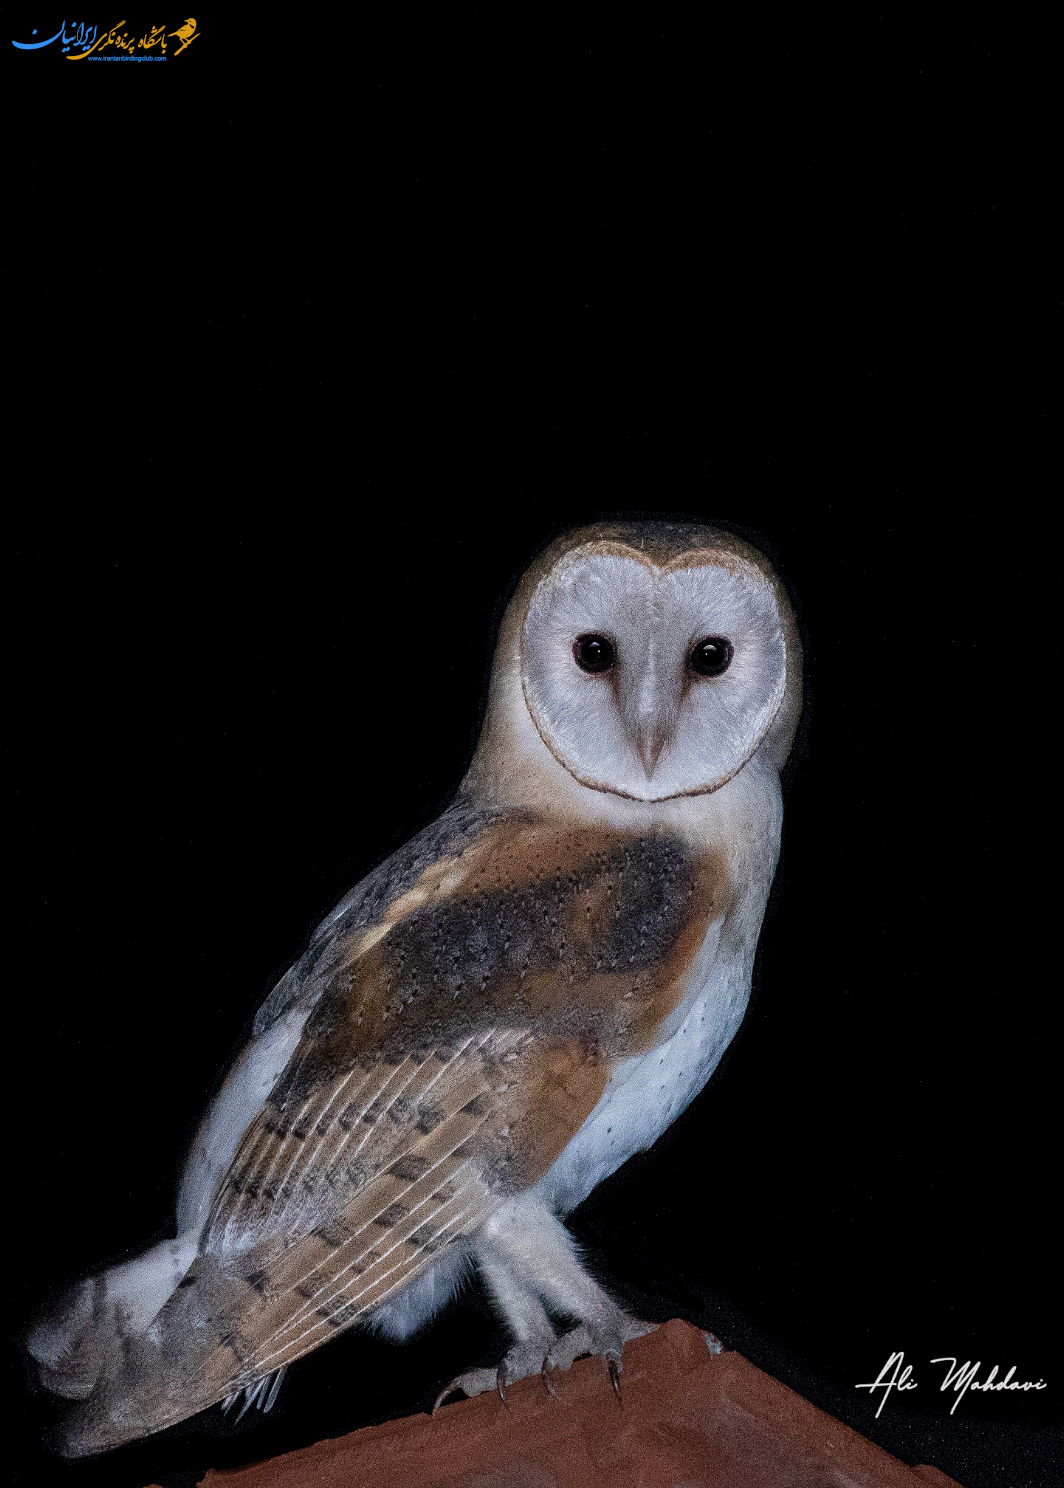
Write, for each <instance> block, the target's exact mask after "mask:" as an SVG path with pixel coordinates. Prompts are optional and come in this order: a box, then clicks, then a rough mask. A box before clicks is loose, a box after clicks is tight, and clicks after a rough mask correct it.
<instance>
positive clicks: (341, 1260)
mask: <svg viewBox="0 0 1064 1488" xmlns="http://www.w3.org/2000/svg"><path fill="white" fill-rule="evenodd" d="M531 1042H532V1039H531V1036H530V1035H529V1033H528V1031H527V1030H525V1029H513V1028H488V1029H483V1030H480V1031H478V1033H477V1034H476V1035H474V1036H472V1037H470V1038H467V1039H465V1040H464V1041H462V1042H461V1043H460V1044H459V1045H458V1046H457V1047H454V1048H446V1049H445V1048H436V1049H433V1050H431V1051H428V1050H424V1049H419V1050H417V1051H414V1052H412V1053H410V1054H408V1055H406V1056H405V1057H403V1058H402V1059H400V1060H399V1061H398V1062H392V1061H391V1060H388V1059H384V1058H377V1059H374V1058H372V1057H369V1056H366V1057H363V1058H362V1059H361V1060H360V1062H359V1063H358V1064H357V1065H356V1066H355V1067H354V1068H353V1069H352V1070H351V1071H349V1072H348V1073H347V1074H345V1075H342V1076H340V1077H339V1078H337V1079H336V1080H335V1081H334V1082H333V1083H332V1084H330V1085H328V1086H319V1087H317V1088H316V1089H315V1090H314V1092H313V1093H312V1094H311V1095H309V1096H308V1098H307V1099H305V1100H303V1101H302V1102H300V1103H298V1106H297V1105H296V1103H294V1102H293V1103H289V1102H288V1101H280V1102H274V1101H271V1102H270V1103H269V1105H268V1106H267V1109H266V1111H265V1112H264V1113H263V1116H262V1117H261V1118H260V1119H259V1120H258V1121H256V1122H255V1123H254V1124H253V1126H252V1127H251V1128H250V1129H249V1131H248V1132H247V1134H246V1136H245V1139H244V1142H243V1143H242V1145H241V1148H240V1150H239V1151H238V1153H237V1157H236V1160H235V1162H234V1164H233V1169H232V1172H231V1175H230V1179H229V1181H228V1182H227V1184H226V1185H225V1187H224V1189H223V1192H222V1194H221V1195H220V1196H219V1200H218V1203H217V1204H216V1206H215V1212H214V1215H213V1216H212V1219H211V1223H210V1227H209V1231H208V1235H207V1238H206V1244H205V1246H204V1254H203V1255H202V1256H201V1257H200V1260H199V1261H198V1262H197V1263H196V1266H195V1267H194V1268H193V1275H195V1274H196V1272H197V1270H198V1269H199V1270H204V1271H206V1270H208V1269H210V1267H211V1264H212V1263H213V1262H214V1261H217V1263H218V1265H219V1267H220V1269H221V1272H222V1273H224V1274H226V1275H228V1276H233V1275H238V1276H239V1277H240V1278H241V1280H242V1282H243V1283H244V1285H243V1286H242V1287H241V1288H240V1291H239V1294H238V1295H237V1296H236V1297H235V1298H234V1299H233V1301H232V1303H231V1304H230V1305H229V1306H227V1307H226V1308H225V1309H224V1313H225V1315H226V1316H225V1320H224V1326H223V1327H222V1328H221V1329H220V1330H218V1331H219V1342H220V1348H219V1350H218V1351H216V1354H215V1356H214V1357H213V1358H212V1359H211V1360H210V1361H208V1363H207V1374H208V1375H209V1376H210V1377H211V1380H212V1384H213V1385H214V1386H215V1387H216V1388H218V1389H221V1388H222V1387H223V1386H224V1387H225V1389H224V1393H229V1392H230V1390H231V1389H233V1388H236V1387H237V1386H238V1385H239V1384H240V1383H242V1382H247V1381H248V1380H251V1379H255V1378H258V1377H261V1375H263V1374H264V1373H268V1372H270V1371H271V1370H274V1369H276V1368H278V1367H279V1366H280V1365H282V1364H285V1363H288V1362H289V1361H290V1360H292V1359H296V1358H298V1357H299V1356H300V1355H302V1354H304V1353H306V1352H308V1351H309V1350H310V1349H312V1348H315V1347H317V1345H318V1344H319V1343H322V1342H324V1341H325V1339H327V1338H330V1337H332V1336H333V1335H334V1334H335V1333H336V1332H337V1331H338V1330H339V1329H341V1328H343V1327H345V1326H346V1325H347V1324H349V1323H351V1322H353V1321H354V1319H355V1318H356V1317H358V1316H359V1315H360V1314H362V1313H364V1312H366V1311H367V1310H368V1309H370V1308H372V1307H374V1306H375V1305H376V1304H377V1303H379V1302H382V1301H384V1300H385V1299H386V1298H387V1297H388V1296H390V1295H391V1294H392V1293H394V1292H396V1291H397V1290H398V1289H400V1288H401V1287H403V1286H405V1285H406V1284H407V1283H408V1282H409V1281H411V1280H412V1279H413V1278H414V1277H415V1276H416V1275H417V1273H418V1272H419V1271H421V1270H422V1269H423V1268H424V1267H425V1266H426V1265H427V1264H428V1263H429V1262H430V1261H431V1260H432V1258H433V1256H434V1255H435V1254H436V1253H437V1252H438V1251H439V1250H441V1249H442V1248H443V1247H444V1246H446V1245H448V1244H449V1243H451V1242H453V1241H455V1240H457V1239H458V1238H459V1236H461V1235H463V1234H466V1233H468V1232H469V1231H471V1230H473V1229H475V1228H476V1227H477V1226H478V1225H480V1224H481V1223H483V1221H484V1220H485V1219H486V1218H487V1217H488V1216H489V1215H490V1214H491V1213H492V1211H493V1210H494V1209H495V1208H496V1207H497V1206H498V1204H499V1202H500V1200H501V1198H502V1195H501V1194H500V1193H499V1192H498V1190H496V1191H494V1192H493V1191H492V1189H491V1187H490V1184H489V1182H488V1181H486V1179H485V1174H484V1168H483V1162H482V1157H483V1154H482V1152H481V1151H480V1150H479V1148H478V1143H477V1138H478V1136H479V1135H480V1133H481V1130H482V1128H483V1127H484V1126H485V1124H487V1123H489V1122H490V1118H491V1117H492V1115H493V1114H497V1110H496V1106H497V1092H496V1091H495V1090H494V1089H493V1086H494V1085H497V1084H498V1074H497V1072H498V1068H499V1065H500V1063H503V1064H504V1063H505V1062H506V1060H507V1056H509V1055H511V1054H513V1053H515V1052H517V1053H518V1056H519V1059H518V1062H522V1061H521V1059H520V1055H521V1052H522V1051H527V1050H528V1049H529V1047H530V1044H531ZM282 1107H286V1108H287V1109H283V1110H282V1109H281V1108H282Z"/></svg>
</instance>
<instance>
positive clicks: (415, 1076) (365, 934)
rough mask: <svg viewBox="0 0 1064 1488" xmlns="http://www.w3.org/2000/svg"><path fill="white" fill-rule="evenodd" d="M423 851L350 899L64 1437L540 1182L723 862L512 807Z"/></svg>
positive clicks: (165, 1400) (334, 1314)
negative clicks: (124, 1345) (121, 1343)
mask: <svg viewBox="0 0 1064 1488" xmlns="http://www.w3.org/2000/svg"><path fill="white" fill-rule="evenodd" d="M429 856H430V859H431V860H430V861H429V863H428V864H427V865H425V864H424V860H422V866H421V867H420V868H418V869H417V871H414V869H413V868H412V869H411V870H410V871H409V872H406V871H404V873H403V874H402V875H400V884H399V892H396V891H395V887H394V883H393V885H392V887H390V888H389V889H388V890H387V892H385V893H384V894H382V896H381V901H380V902H379V908H377V909H376V910H375V911H374V912H373V913H371V914H364V915H363V914H362V912H361V910H360V909H359V903H360V901H358V900H357V896H356V897H354V898H353V899H352V906H353V907H349V909H348V910H346V911H344V914H343V915H341V916H340V920H339V921H338V923H341V922H342V921H343V920H344V916H348V917H349V919H350V920H352V921H354V923H353V924H351V925H350V927H349V928H344V926H343V924H342V923H341V929H340V930H339V931H338V932H337V933H336V934H334V935H332V937H331V938H330V939H329V941H328V945H329V953H328V956H327V957H324V956H323V957H322V958H319V963H318V965H319V966H320V965H321V964H323V963H324V964H325V965H327V968H328V970H327V972H321V973H320V974H319V973H318V972H316V973H315V975H316V976H318V982H317V986H316V987H315V989H314V991H313V994H312V1010H311V1011H310V1013H309V1017H308V1019H307V1022H306V1024H305V1026H304V1028H303V1032H302V1035H301V1037H300V1040H299V1043H298V1045H297V1047H296V1049H295V1051H294V1053H293V1055H292V1057H291V1059H290V1060H289V1062H288V1065H287V1067H286V1068H285V1070H284V1072H283V1074H282V1075H281V1077H280V1079H279V1081H278V1082H277V1084H276V1085H275V1087H274V1088H273V1090H272V1091H271V1093H270V1095H269V1097H268V1099H267V1101H266V1104H265V1107H264V1109H263V1110H262V1112H261V1114H260V1115H259V1116H258V1117H257V1118H256V1119H255V1120H254V1121H253V1122H252V1123H251V1124H250V1126H249V1127H248V1128H247V1130H246V1131H245V1133H244V1136H243V1139H242V1141H241V1142H240V1145H239V1147H238V1149H237V1153H236V1156H235V1159H234V1161H233V1163H232V1165H231V1166H230V1168H229V1170H228V1172H227V1174H226V1176H225V1178H224V1180H223V1182H222V1183H221V1186H220V1188H219V1190H218V1194H217V1197H216V1199H215V1202H214V1206H213V1209H212V1211H211V1215H210V1218H209V1221H208V1224H207V1226H206V1229H205V1232H204V1236H203V1239H202V1241H201V1245H200V1251H199V1254H198V1256H197V1258H196V1260H195V1261H194V1263H193V1265H192V1267H191V1269H190V1270H189V1272H188V1274H187V1275H186V1276H185V1278H184V1280H183V1282H182V1283H181V1285H180V1287H179V1288H178V1290H177V1291H176V1292H175V1293H174V1294H173V1296H172V1297H171V1298H170V1300H169V1301H168V1302H167V1303H166V1305H165V1306H164V1307H163V1309H162V1311H161V1312H160V1313H159V1315H158V1317H157V1318H156V1320H155V1322H154V1323H153V1324H152V1325H151V1327H150V1328H149V1329H148V1332H147V1334H146V1335H144V1337H143V1339H141V1340H137V1341H135V1342H134V1344H133V1345H132V1346H131V1348H130V1349H129V1350H127V1352H126V1353H125V1354H124V1355H123V1356H122V1358H121V1359H120V1360H116V1365H115V1367H116V1368H117V1370H118V1373H117V1374H116V1375H114V1376H113V1377H112V1378H111V1379H110V1380H109V1381H108V1383H107V1386H106V1388H103V1389H101V1391H100V1393H99V1394H98V1396H94V1397H93V1401H88V1402H86V1420H85V1424H84V1426H78V1427H73V1426H72V1427H71V1431H72V1433H74V1434H76V1432H77V1431H84V1432H85V1434H86V1439H90V1437H91V1440H92V1441H93V1442H94V1443H98V1444H99V1445H93V1446H91V1447H88V1448H83V1447H82V1448H79V1449H78V1450H86V1449H87V1450H99V1449H100V1445H102V1444H103V1443H104V1436H105V1433H109V1434H110V1439H111V1441H114V1440H124V1439H128V1437H129V1436H132V1435H142V1434H143V1433H144V1431H145V1430H157V1429H159V1427H161V1426H163V1425H166V1424H168V1423H169V1422H171V1421H174V1420H179V1419H181V1418H183V1417H185V1416H188V1415H190V1414H191V1413H192V1412H193V1411H196V1410H199V1409H201V1408H203V1407H204V1406H206V1405H209V1404H211V1403H212V1402H213V1401H215V1400H219V1399H221V1398H222V1397H224V1396H226V1395H229V1394H231V1393H232V1392H234V1391H235V1390H236V1389H238V1388H240V1387H241V1386H244V1385H247V1384H250V1383H251V1382H252V1381H254V1380H257V1379H261V1378H262V1377H263V1376H264V1375H266V1374H268V1373H269V1372H271V1371H272V1370H274V1369H276V1368H278V1367H279V1366H280V1365H282V1364H285V1363H287V1362H288V1361H290V1360H294V1359H296V1358H298V1357H299V1356H300V1355H302V1354H305V1353H307V1352H308V1351H309V1350H311V1349H313V1348H315V1347H316V1346H317V1345H318V1344H319V1343H321V1342H323V1341H325V1339H326V1338H328V1337H330V1336H334V1335H335V1334H336V1333H337V1332H338V1331H339V1330H340V1329H342V1328H344V1327H346V1326H348V1325H349V1324H350V1323H352V1322H353V1321H354V1320H355V1319H356V1318H357V1317H359V1316H361V1315H362V1314H364V1313H365V1312H366V1311H367V1310H368V1309H371V1308H373V1307H374V1306H375V1305H376V1304H378V1303H380V1302H382V1301H384V1300H385V1299H387V1298H388V1297H390V1296H391V1295H392V1294H393V1293H394V1292H395V1291H397V1290H398V1289H399V1288H400V1287H403V1286H405V1285H406V1284H407V1283H409V1282H411V1281H413V1279H414V1278H415V1277H416V1275H417V1274H418V1272H419V1271H421V1270H422V1269H423V1268H426V1267H428V1266H429V1264H430V1263H431V1261H432V1259H433V1257H434V1256H436V1255H438V1253H439V1251H440V1249H441V1247H444V1246H447V1245H448V1244H449V1243H450V1242H451V1241H454V1240H457V1239H458V1238H459V1237H460V1236H462V1235H465V1234H469V1233H470V1232H471V1231H473V1230H475V1229H477V1228H478V1226H480V1225H482V1224H483V1223H484V1222H485V1220H486V1219H487V1218H488V1217H489V1216H490V1215H491V1214H492V1212H493V1210H494V1209H495V1208H496V1207H497V1206H498V1205H499V1204H501V1203H502V1202H504V1201H505V1200H506V1199H507V1198H509V1197H510V1196H512V1195H515V1194H519V1193H521V1192H524V1191H525V1190H527V1189H528V1188H529V1187H531V1186H532V1185H533V1184H534V1183H535V1182H536V1181H537V1180H538V1179H539V1177H541V1176H542V1175H543V1174H544V1173H545V1172H546V1171H547V1170H548V1168H549V1167H550V1166H551V1164H552V1163H553V1162H554V1161H555V1160H556V1158H557V1157H558V1156H559V1155H560V1154H561V1153H562V1152H563V1151H564V1150H565V1148H566V1146H567V1144H568V1143H569V1142H570V1141H571V1140H572V1138H573V1136H574V1135H575V1134H576V1133H577V1132H578V1131H579V1130H580V1127H581V1126H582V1125H583V1123H584V1121H585V1120H586V1119H587V1117H588V1115H589V1114H590V1113H591V1111H592V1110H593V1109H594V1108H595V1106H596V1104H597V1103H598V1101H599V1099H600V1098H601V1096H602V1094H603V1091H604V1090H605V1087H606V1084H607V1082H608V1081H609V1079H610V1076H611V1071H612V1069H613V1067H614V1065H615V1064H616V1063H617V1061H618V1060H620V1059H624V1058H626V1057H628V1056H630V1055H631V1054H633V1053H638V1052H639V1051H640V1050H644V1049H646V1048H648V1047H650V1046H651V1045H652V1044H653V1043H654V1042H655V1039H656V1034H657V1031H658V1029H659V1028H660V1027H661V1026H662V1023H663V1022H664V1020H666V1019H667V1018H668V1017H669V1016H670V1015H671V1013H672V1011H673V1010H674V1009H675V1008H676V1007H677V1006H678V1004H679V1002H680V1001H681V1000H682V998H683V996H684V989H685V986H686V981H685V978H686V976H687V973H688V971H689V969H690V967H691V966H692V964H693V963H694V962H695V960H696V959H697V953H698V952H699V949H700V948H701V947H702V946H703V944H704V943H705V941H706V930H707V926H708V925H709V923H710V922H711V921H714V920H716V919H718V918H719V917H720V915H721V913H722V912H726V908H727V904H726V899H727V891H726V882H727V874H726V869H725V867H724V865H723V864H722V862H721V861H719V860H718V859H716V858H713V857H711V856H707V855H705V854H701V855H700V854H698V853H696V852H694V851H693V850H691V849H690V848H689V847H687V846H685V845H684V844H683V843H681V842H678V841H676V840H673V839H670V838H667V837H664V836H661V837H652V836H648V837H642V838H633V837H631V836H627V835H622V834H618V833H616V832H613V831H611V830H609V829H606V828H591V827H569V828H567V829H564V830H563V829H561V828H559V827H558V826H557V825H556V824H550V823H544V822H543V821H542V820H541V819H539V820H537V819H535V818H533V817H530V816H527V815H524V814H518V813H511V814H508V815H507V816H505V817H503V816H501V815H497V816H496V817H495V818H494V819H492V820H490V821H488V822H481V823H479V824H477V826H476V828H475V829H473V830H470V831H469V832H468V834H466V835H465V838H464V845H461V844H460V846H459V850H458V851H456V852H447V853H444V854H440V855H433V854H430V855H429ZM385 866H386V867H387V865H385ZM415 867H416V865H415ZM290 994H292V995H294V996H295V997H296V998H297V999H298V998H300V997H305V996H307V995H308V994H307V992H306V989H305V987H303V988H300V987H299V986H296V987H294V988H293V987H292V985H291V984H289V987H288V989H287V990H286V991H285V993H284V995H283V997H282V998H281V999H280V1000H279V1002H278V1004H277V1006H276V1007H275V1008H273V1009H271V1016H272V1017H279V1016H281V1014H282V1013H283V1012H284V1011H285V1010H286V1008H288V1007H290V1006H292V1005H293V1004H292V1003H291V1002H290V1001H288V1000H287V999H288V998H289V995H290ZM296 1005H298V1003H297V1004H296ZM115 1401H118V1402H119V1403H118V1404H117V1405H115V1404H114V1402H115ZM94 1402H95V1403H94ZM105 1414H106V1417H107V1419H106V1421H104V1420H103V1419H101V1418H102V1417H103V1416H104V1415H105ZM127 1420H128V1422H129V1423H130V1424H129V1425H128V1426H126V1425H124V1424H123V1422H124V1421H127ZM146 1422H151V1424H150V1425H146V1424H145V1423H146ZM116 1432H118V1433H120V1434H119V1435H117V1436H116V1435H115V1433H116ZM72 1439H73V1436H72Z"/></svg>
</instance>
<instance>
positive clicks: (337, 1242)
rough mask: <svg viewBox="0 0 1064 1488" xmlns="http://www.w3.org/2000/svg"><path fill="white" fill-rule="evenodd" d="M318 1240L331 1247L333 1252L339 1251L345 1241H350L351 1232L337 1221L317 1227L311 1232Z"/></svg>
mask: <svg viewBox="0 0 1064 1488" xmlns="http://www.w3.org/2000/svg"><path fill="white" fill-rule="evenodd" d="M313 1233H314V1234H315V1235H317V1237H318V1239H319V1240H324V1241H325V1243H326V1245H331V1246H332V1248H333V1250H339V1248H340V1246H341V1245H343V1243H344V1241H345V1240H350V1238H351V1232H350V1230H348V1229H347V1228H346V1227H345V1226H344V1225H343V1224H342V1223H341V1222H340V1221H339V1220H338V1221H336V1222H334V1223H332V1224H323V1225H319V1226H318V1228H317V1229H316V1230H315V1231H314V1232H313Z"/></svg>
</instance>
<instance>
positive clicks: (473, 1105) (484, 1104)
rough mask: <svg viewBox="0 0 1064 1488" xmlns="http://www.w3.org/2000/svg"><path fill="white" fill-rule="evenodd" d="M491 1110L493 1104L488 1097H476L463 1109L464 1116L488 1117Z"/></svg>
mask: <svg viewBox="0 0 1064 1488" xmlns="http://www.w3.org/2000/svg"><path fill="white" fill-rule="evenodd" d="M490 1110H491V1103H490V1101H489V1100H488V1098H487V1096H486V1095H475V1096H474V1097H473V1099H472V1100H471V1101H466V1103H465V1105H464V1106H463V1107H462V1110H461V1113H460V1114H461V1115H462V1116H486V1115H487V1114H488V1112H489V1111H490Z"/></svg>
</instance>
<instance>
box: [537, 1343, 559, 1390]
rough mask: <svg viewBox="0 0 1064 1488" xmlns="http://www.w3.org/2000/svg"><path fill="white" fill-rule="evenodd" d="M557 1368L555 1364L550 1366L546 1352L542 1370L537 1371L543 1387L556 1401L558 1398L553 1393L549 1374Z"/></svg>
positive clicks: (548, 1354)
mask: <svg viewBox="0 0 1064 1488" xmlns="http://www.w3.org/2000/svg"><path fill="white" fill-rule="evenodd" d="M557 1367H558V1366H557V1364H552V1363H551V1362H550V1353H549V1352H548V1353H546V1354H544V1356H543V1368H542V1369H541V1370H540V1371H539V1377H540V1379H541V1380H542V1381H543V1383H544V1385H545V1386H546V1387H547V1391H548V1393H549V1394H551V1395H553V1396H554V1398H555V1400H557V1398H558V1396H557V1394H556V1393H555V1390H554V1386H553V1385H552V1384H551V1382H550V1372H551V1370H552V1369H557Z"/></svg>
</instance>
